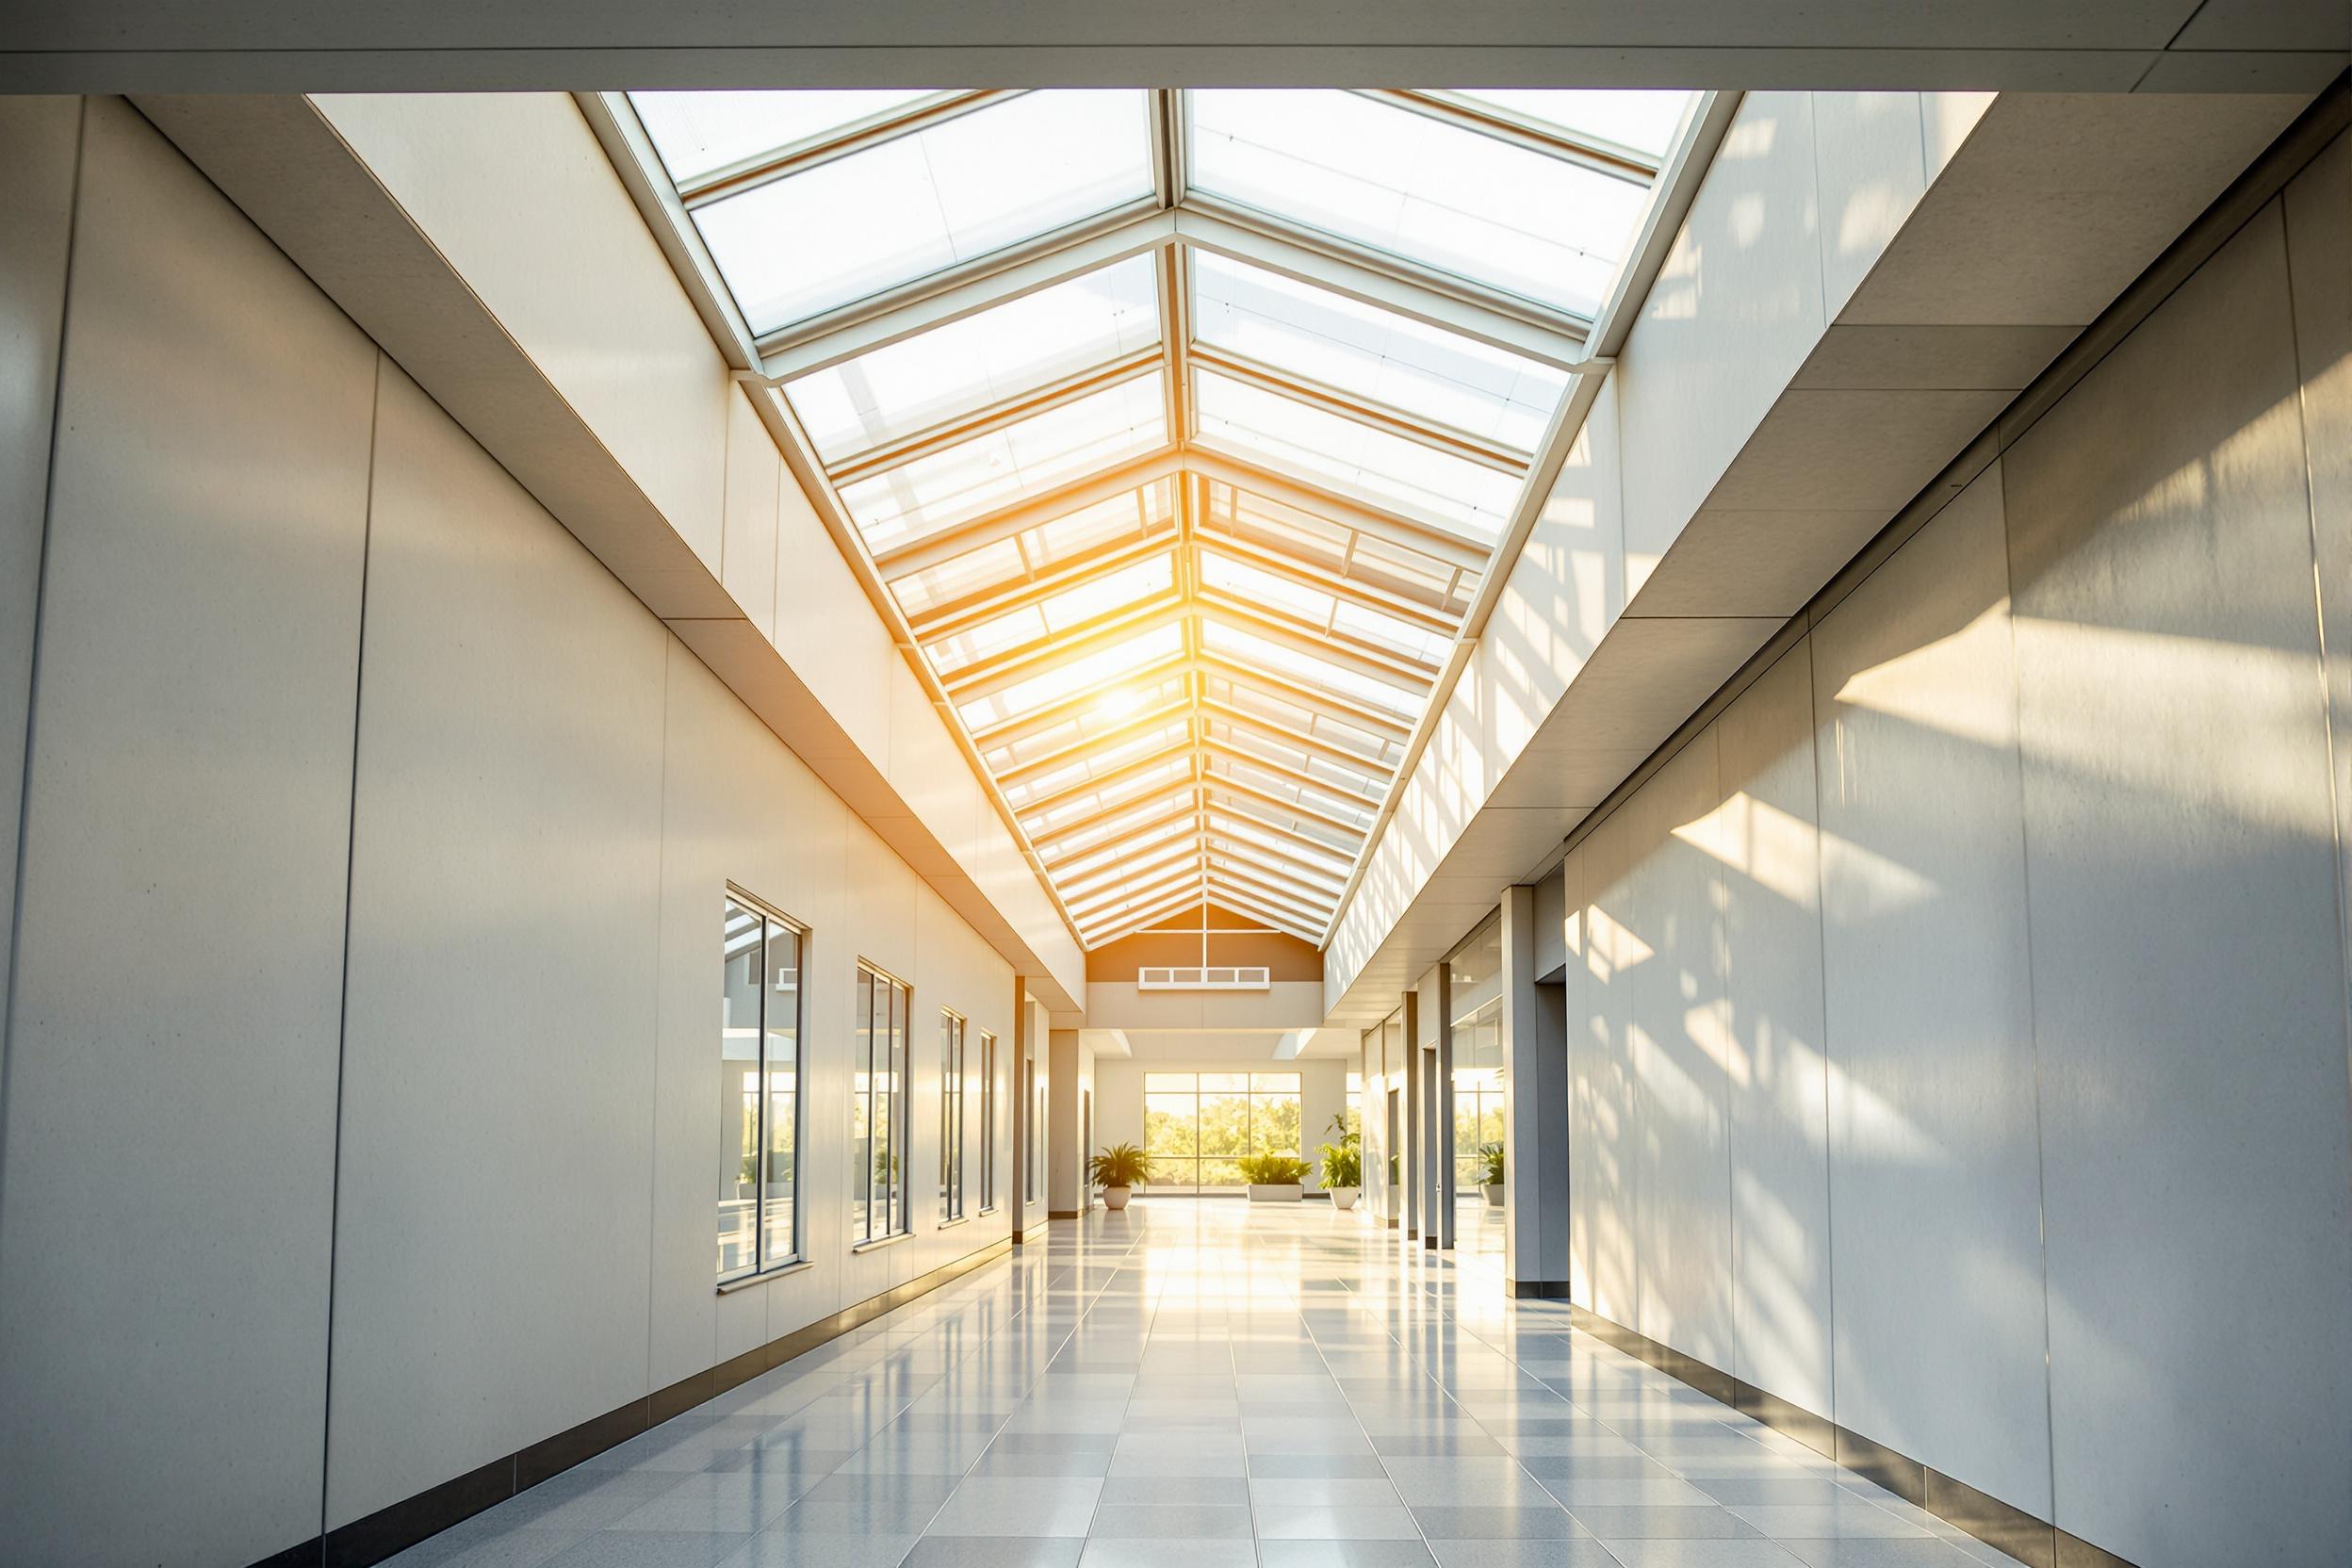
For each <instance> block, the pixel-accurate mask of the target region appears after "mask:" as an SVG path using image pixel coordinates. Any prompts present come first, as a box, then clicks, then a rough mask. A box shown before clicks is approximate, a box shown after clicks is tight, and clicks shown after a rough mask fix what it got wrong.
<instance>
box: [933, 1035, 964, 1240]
mask: <svg viewBox="0 0 2352 1568" xmlns="http://www.w3.org/2000/svg"><path fill="white" fill-rule="evenodd" d="M939 1217H940V1218H941V1219H943V1220H945V1219H961V1218H963V1217H964V1021H963V1020H962V1019H960V1018H957V1017H956V1015H955V1014H954V1013H951V1012H946V1011H942V1012H941V1013H940V1014H939Z"/></svg>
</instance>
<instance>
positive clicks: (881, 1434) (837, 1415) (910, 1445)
mask: <svg viewBox="0 0 2352 1568" xmlns="http://www.w3.org/2000/svg"><path fill="white" fill-rule="evenodd" d="M1460 1224H1461V1241H1462V1246H1461V1248H1460V1249H1459V1251H1458V1255H1457V1256H1455V1257H1454V1258H1452V1259H1446V1258H1445V1257H1443V1256H1441V1255H1439V1254H1434V1253H1424V1252H1423V1251H1421V1250H1418V1249H1417V1248H1415V1249H1408V1248H1406V1247H1404V1246H1402V1245H1400V1244H1399V1243H1398V1241H1397V1233H1396V1232H1393V1231H1387V1230H1383V1229H1378V1228H1376V1225H1375V1222H1373V1221H1371V1220H1369V1219H1368V1218H1367V1217H1364V1215H1363V1214H1362V1213H1361V1212H1359V1213H1355V1214H1339V1213H1335V1212H1334V1211H1333V1210H1332V1209H1331V1207H1330V1206H1329V1205H1327V1204H1323V1203H1310V1204H1303V1205H1287V1204H1284V1205H1262V1206H1252V1205H1250V1204H1248V1203H1244V1202H1237V1201H1232V1200H1218V1199H1206V1200H1194V1199H1162V1200H1156V1201H1154V1200H1152V1199H1149V1198H1146V1199H1142V1200H1139V1201H1136V1202H1135V1204H1134V1205H1133V1206H1131V1207H1130V1208H1129V1209H1127V1211H1126V1212H1125V1213H1124V1214H1119V1215H1109V1214H1102V1213H1098V1214H1096V1215H1094V1216H1092V1217H1090V1218H1088V1219H1086V1220H1085V1221H1081V1222H1067V1221H1065V1222H1061V1223H1057V1224H1055V1225H1054V1226H1053V1227H1052V1228H1051V1233H1050V1235H1049V1237H1048V1239H1047V1240H1046V1241H1045V1242H1044V1243H1043V1244H1042V1245H1037V1244H1032V1245H1030V1246H1026V1247H1023V1248H1021V1249H1019V1250H1017V1251H1016V1253H1015V1255H1014V1256H1013V1257H1012V1258H1011V1259H1010V1260H1008V1261H1006V1262H1003V1263H998V1264H991V1265H989V1266H988V1267H986V1268H982V1269H979V1270H975V1271H974V1272H973V1273H972V1274H970V1275H968V1276H966V1277H965V1278H964V1279H962V1280H960V1281H958V1282H956V1283H955V1284H953V1285H950V1286H948V1287H946V1288H944V1289H942V1290H939V1291H938V1292H936V1293H934V1294H932V1295H930V1296H928V1297H925V1298H924V1299H922V1300H920V1301H918V1302H916V1303H914V1304H913V1305H911V1306H908V1307H907V1308H904V1309H902V1310H901V1311H899V1312H897V1313H894V1314H892V1315H890V1316H888V1317H885V1318H882V1319H879V1320H877V1321H876V1322H875V1323H874V1324H872V1325H870V1326H869V1327H867V1328H866V1329H864V1330H862V1331H858V1333H856V1334H854V1335H851V1336H848V1337H845V1338H842V1339H840V1340H836V1341H835V1342H833V1343H832V1344H830V1345H827V1346H825V1347H824V1348H821V1349H818V1350H815V1351H812V1352H811V1353H809V1355H806V1356H803V1357H801V1358H800V1359H799V1360H798V1361H796V1362H793V1363H792V1364H790V1365H788V1366H784V1367H779V1368H778V1369H776V1371H774V1372H771V1373H769V1374H767V1375H766V1376H765V1377H762V1378H760V1379H758V1380H754V1381H752V1382H750V1383H746V1384H744V1385H743V1387H741V1388H738V1389H736V1390H734V1391H733V1392H731V1393H729V1394H727V1395H726V1396H724V1397H721V1398H720V1399H718V1400H715V1401H713V1402H712V1403H711V1404H708V1405H705V1406H703V1407H701V1408H700V1409H698V1410H696V1411H694V1412H692V1413H688V1414H686V1415H684V1416H681V1417H679V1418H678V1419H677V1420H675V1421H672V1422H670V1423H669V1424H668V1425H666V1426H663V1427H661V1428H658V1429H655V1430H653V1431H651V1432H648V1433H646V1434H645V1435H644V1436H643V1437H641V1438H638V1439H635V1440H633V1441H632V1442H630V1443H629V1444H627V1445H625V1446H621V1447H619V1448H615V1449H613V1450H612V1451H610V1452H608V1453H606V1454H604V1455H603V1456H601V1457H600V1458H598V1459H596V1460H595V1461H592V1462H590V1463H589V1464H587V1465H584V1466H582V1467H580V1468H579V1469H577V1470H572V1471H569V1472H566V1473H565V1474H564V1475H562V1476H558V1477H557V1478H554V1479H553V1480H550V1481H548V1482H547V1483H546V1484H544V1485H542V1486H540V1487H537V1488H536V1489H534V1490H532V1491H531V1492H529V1493H526V1494H524V1495H521V1496H519V1497H516V1498H515V1499H513V1500H512V1501H510V1502H508V1503H505V1504H502V1505H500V1506H499V1507H498V1508H497V1509H496V1510H493V1511H490V1512H488V1513H485V1514H482V1515H480V1516H478V1517H476V1518H474V1519H472V1520H469V1521H467V1522H466V1524H464V1525H461V1526H459V1527H457V1528H456V1529H453V1530H450V1531H449V1532H447V1533H446V1534H444V1535H441V1536H437V1537H435V1538H434V1539H433V1540H432V1541H429V1542H426V1543H424V1544H422V1545H420V1546H417V1547H416V1548H414V1549H412V1550H411V1551H410V1552H408V1553H406V1554H404V1555H403V1556H401V1557H400V1558H397V1559H395V1561H396V1562H398V1563H400V1564H401V1565H402V1568H424V1565H427V1564H432V1565H435V1568H439V1565H444V1564H458V1563H463V1564H466V1565H469V1568H490V1565H492V1564H497V1565H499V1568H529V1565H531V1564H538V1563H555V1564H561V1565H563V1568H587V1565H590V1564H595V1565H597V1568H625V1565H629V1568H633V1565H644V1568H713V1565H717V1564H726V1565H727V1568H820V1565H821V1568H894V1565H898V1564H906V1565H908V1568H1228V1565H1230V1568H1250V1565H1253V1564H1265V1565H1266V1568H1392V1565H1394V1568H1402V1565H1406V1564H1418V1565H1427V1564H1429V1563H1431V1562H1435V1563H1440V1564H1445V1565H1446V1568H1456V1565H1464V1568H1470V1565H1475V1568H1751V1565H1753V1568H1766V1565H1768V1564H1769V1565H1771V1568H1797V1565H1798V1564H1800V1563H1807V1564H1812V1565H1814V1568H1977V1565H1978V1564H1982V1563H1995V1564H2007V1563H2009V1562H2010V1561H2011V1560H2010V1559H2008V1558H2005V1557H2003V1556H2001V1554H2000V1553H1998V1552H1995V1551H1993V1550H1992V1549H1991V1548H1990V1547H1987V1546H1985V1545H1983V1544H1979V1543H1977V1542H1975V1541H1973V1540H1970V1539H1968V1537H1965V1536H1960V1535H1958V1534H1957V1533H1956V1532H1954V1531H1953V1530H1952V1528H1951V1527H1949V1526H1946V1525H1945V1524H1943V1523H1942V1522H1941V1521H1940V1520H1937V1519H1936V1518H1934V1517H1932V1516H1930V1515H1928V1514H1925V1513H1922V1512H1920V1511H1918V1510H1916V1509H1914V1508H1911V1507H1910V1506H1908V1505H1907V1504H1905V1503H1903V1501H1902V1500H1901V1499H1899V1498H1897V1497H1895V1496H1894V1495H1891V1494H1889V1493H1887V1492H1883V1491H1881V1490H1879V1489H1878V1488H1876V1487H1874V1486H1872V1485H1871V1484H1870V1483H1869V1482H1868V1481H1865V1480H1863V1479H1861V1478H1859V1477H1856V1476H1854V1475H1852V1474H1850V1473H1848V1472H1845V1471H1841V1470H1839V1469H1838V1468H1837V1467H1836V1466H1834V1465H1832V1464H1829V1463H1828V1462H1825V1461H1823V1460H1822V1459H1821V1457H1820V1456H1818V1455H1816V1454H1814V1453H1812V1452H1811V1451H1810V1450H1808V1449H1805V1448H1804V1447H1801V1446H1798V1445H1796V1444H1794V1443H1792V1442H1790V1441H1789V1440H1788V1439H1786V1438H1784V1437H1782V1436H1781V1435H1780V1434H1778V1433H1776V1432H1773V1431H1772V1430H1770V1429H1766V1428H1763V1427H1760V1426H1757V1425H1756V1423H1755V1422H1753V1421H1750V1420H1748V1419H1747V1418H1745V1417H1743V1416H1741V1415H1740V1414H1738V1413H1735V1412H1733V1411H1732V1410H1730V1409H1728V1408H1727V1407H1725V1406H1723V1405H1721V1404H1718V1403H1716V1402H1715V1401H1714V1400H1712V1399H1709V1398H1707V1397H1705V1396H1703V1395H1701V1394H1699V1393H1697V1392H1696V1391H1694V1390H1692V1389H1690V1388H1688V1387H1686V1386H1684V1385H1683V1384H1681V1383H1677V1382H1675V1381H1674V1380H1672V1379H1669V1378H1667V1377H1666V1376H1664V1375H1663V1374H1662V1373H1659V1372H1657V1371H1654V1370H1652V1369H1651V1368H1650V1367H1648V1366H1645V1365H1643V1364H1642V1363H1640V1362H1638V1361H1634V1360H1632V1359H1630V1358H1628V1357H1626V1356H1625V1355H1623V1354H1621V1353H1619V1352H1618V1351H1616V1350H1613V1349H1611V1348H1609V1347H1608V1346H1606V1345H1603V1344H1601V1343H1600V1342H1599V1341H1597V1340H1594V1339H1592V1338H1590V1337H1588V1336H1586V1335H1584V1334H1581V1333H1577V1332H1574V1331H1571V1330H1570V1329H1569V1327H1568V1321H1567V1310H1566V1308H1565V1306H1564V1305H1563V1304H1561V1303H1558V1302H1541V1303H1538V1302H1526V1303H1514V1302H1508V1301H1505V1300H1504V1299H1503V1298H1502V1295H1501V1288H1500V1280H1501V1264H1502V1258H1501V1245H1500V1230H1499V1224H1500V1217H1499V1216H1498V1215H1495V1213H1493V1212H1492V1211H1484V1210H1477V1209H1474V1208H1472V1207H1470V1206H1467V1205H1465V1206H1464V1207H1463V1209H1462V1212H1461V1215H1460Z"/></svg>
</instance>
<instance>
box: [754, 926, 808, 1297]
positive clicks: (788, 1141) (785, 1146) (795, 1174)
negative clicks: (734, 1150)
mask: <svg viewBox="0 0 2352 1568" xmlns="http://www.w3.org/2000/svg"><path fill="white" fill-rule="evenodd" d="M767 944H768V976H767V1006H766V1009H765V1013H766V1030H767V1042H766V1043H767V1060H766V1067H765V1071H766V1073H767V1082H768V1103H767V1122H768V1124H767V1146H768V1168H767V1185H766V1186H765V1188H764V1189H763V1191H762V1195H761V1203H760V1230H761V1242H760V1266H762V1267H772V1266H775V1265H776V1264H779V1263H784V1262H787V1261H789V1260H791V1259H792V1258H794V1257H797V1256H798V1255H799V1253H800V1230H799V1219H800V1214H799V1209H800V1205H799V1203H798V1202H797V1201H796V1200H797V1197H798V1193H799V1185H798V1184H799V1176H800V1171H799V1166H798V1160H799V1140H800V933H799V932H797V931H794V930H793V929H792V927H791V926H789V925H781V924H778V923H776V922H775V921H770V922H768V923H767Z"/></svg>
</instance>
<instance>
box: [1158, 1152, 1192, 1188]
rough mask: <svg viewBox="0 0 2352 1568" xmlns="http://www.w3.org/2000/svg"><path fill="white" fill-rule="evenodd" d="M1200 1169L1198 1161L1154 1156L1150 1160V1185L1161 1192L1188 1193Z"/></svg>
mask: <svg viewBox="0 0 2352 1568" xmlns="http://www.w3.org/2000/svg"><path fill="white" fill-rule="evenodd" d="M1200 1168H1201V1164H1200V1162H1199V1161H1198V1160H1186V1159H1170V1158H1168V1157H1167V1156H1166V1155H1159V1154H1155V1155H1153V1156H1152V1178H1151V1184H1152V1186H1155V1187H1158V1188H1160V1189H1161V1190H1162V1191H1164V1192H1165V1191H1170V1190H1173V1191H1178V1192H1189V1191H1190V1190H1191V1189H1192V1187H1193V1185H1194V1184H1195V1183H1196V1181H1197V1180H1198V1177H1197V1175H1196V1172H1198V1171H1199V1170H1200Z"/></svg>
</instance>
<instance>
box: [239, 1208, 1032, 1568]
mask: <svg viewBox="0 0 2352 1568" xmlns="http://www.w3.org/2000/svg"><path fill="white" fill-rule="evenodd" d="M1012 1246H1013V1243H1012V1239H1011V1238H1010V1237H1006V1238H1005V1239H1003V1240H999V1241H994V1242H991V1243H989V1244H988V1246H986V1247H983V1248H981V1249H980V1250H978V1251H975V1252H971V1253H968V1254H966V1255H965V1256H963V1257H960V1258H957V1259H956V1261H955V1262H953V1263H949V1264H942V1265H940V1266H939V1267H937V1268H935V1269H933V1270H931V1272H930V1273H928V1274H924V1275H921V1276H919V1277H917V1278H915V1279H912V1280H909V1281H907V1282H906V1283H905V1284H903V1285H898V1286H895V1287H893V1288H892V1289H890V1290H887V1291H884V1292H883V1293H882V1294H881V1295H879V1296H874V1297H869V1298H867V1299H865V1300H863V1301H860V1302H858V1304H857V1305H855V1306H850V1307H844V1308H842V1309H841V1311H840V1312H837V1313H834V1314H832V1315H830V1316H827V1317H821V1318H819V1319H818V1320H817V1321H815V1322H814V1323H810V1324H809V1325H808V1326H807V1327H805V1328H800V1329H795V1330H793V1331H792V1332H791V1333H788V1334H786V1335H784V1336H783V1337H781V1338H779V1339H772V1340H770V1341H769V1342H768V1343H767V1344H765V1345H762V1346H760V1347H759V1348H756V1349H751V1350H747V1351H745V1352H744V1353H743V1354H742V1355H740V1356H736V1357H733V1358H731V1359H729V1360H727V1361H724V1362H721V1363H720V1364H718V1365H716V1366H713V1367H710V1368H708V1369H707V1370H704V1371H701V1372H697V1373H695V1374H694V1376H692V1377H690V1378H681V1379H679V1380H678V1381H677V1382H674V1383H672V1384H670V1385H669V1386H668V1387H667V1388H663V1389H660V1390H658V1391H656V1392H655V1393H653V1394H650V1395H647V1396H646V1397H644V1398H642V1399H631V1400H630V1401H629V1403H627V1404H625V1405H622V1406H621V1407H619V1408H618V1409H617V1410H610V1411H607V1412H605V1413H603V1414H602V1415H599V1416H596V1417H595V1418H593V1419H591V1420H587V1421H583V1422H581V1423H580V1425H579V1426H577V1427H574V1428H572V1429H569V1430H567V1431H561V1432H557V1433H556V1434H554V1435H553V1436H552V1437H545V1438H542V1439H540V1440H539V1441H538V1442H536V1443H533V1444H531V1446H528V1447H525V1448H519V1449H517V1450H515V1452H514V1453H511V1454H509V1455H507V1456H506V1457H505V1458H504V1459H499V1460H494V1461H492V1462H490V1463H488V1464H485V1465H482V1467H481V1468H479V1469H476V1470H469V1471H467V1472H466V1474H465V1475H462V1476H458V1477H455V1478H451V1479H449V1480H446V1481H443V1482H442V1483H441V1484H440V1485H439V1486H435V1487H430V1488H428V1489H426V1490H425V1491H423V1492H419V1493H418V1494H417V1495H415V1496H413V1497H408V1498H404V1499H402V1500H401V1501H400V1502H397V1503H394V1504H393V1505H392V1506H391V1507H389V1508H384V1509H379V1510H377V1511H375V1512H373V1513H370V1514H368V1516H367V1517H366V1518H363V1519H354V1520H352V1521H351V1523H350V1524H348V1525H342V1526H338V1527H336V1528H335V1529H332V1530H329V1531H327V1533H326V1534H325V1535H323V1536H319V1537H316V1538H314V1539H312V1540H309V1541H304V1542H302V1543H300V1544H296V1545H293V1546H289V1547H287V1548H286V1550H285V1551H283V1552H280V1553H278V1554H277V1555H276V1556H274V1557H268V1558H264V1559H262V1560H260V1561H259V1562H257V1563H254V1564H253V1568H373V1565H374V1564H376V1563H379V1562H382V1561H383V1560H384V1559H386V1558H388V1557H392V1556H395V1555H397V1554H398V1553H400V1552H404V1551H406V1550H407V1549H408V1548H409V1547H411V1546H414V1545H415V1544H417V1543H418V1542H419V1541H423V1540H426V1539H427V1538H429V1537H432V1536H435V1535H438V1534H440V1533H441V1532H442V1531H443V1530H445V1529H448V1528H449V1527H450V1526H452V1525H456V1524H461V1523H463V1522H464V1521H466V1520H467V1519H470V1518H472V1517H473V1516H474V1515H475V1514H477V1513H480V1512H482V1511H483V1510H484V1509H488V1508H493V1507H495V1506H497V1505H498V1504H499V1503H502V1502H504V1501H506V1500H507V1499H508V1498H509V1497H512V1496H514V1495H515V1494H517V1493H520V1492H524V1491H528V1490H529V1489H530V1488H531V1487H534V1486H536V1485H538V1484H539V1483H540V1482H541V1481H544V1480H546V1479H547V1478H548V1477H550V1476H556V1475H560V1474H562V1473H563V1472H564V1471H565V1470H568V1469H570V1468H571V1467H572V1466H574V1465H576V1464H579V1463H581V1462H584V1461H586V1460H591V1459H594V1458H596V1455H598V1454H600V1453H603V1452H604V1451H605V1450H606V1449H608V1448H611V1447H613V1446H615V1445H617V1444H621V1443H626V1442H628V1441H629V1439H630V1438H632V1437H635V1436H637V1435H638V1434H639V1433H640V1432H644V1431H646V1430H649V1429H652V1428H654V1427H657V1426H659V1425H661V1424H662V1422H664V1421H667V1420H669V1419H670V1418H671V1417H673V1416H676V1415H680V1414H683V1413H686V1412H687V1411H690V1410H692V1409H694V1407H695V1406H696V1405H699V1404H702V1403H704V1402H706V1401H708V1400H711V1399H715V1398H717V1397H719V1396H720V1395H722V1394H724V1393H726V1392H727V1390H728V1389H730V1388H734V1387H736V1386H737V1385H739V1384H741V1383H744V1382H748V1381H749V1380H752V1379H753V1378H756V1377H758V1376H759V1375H760V1373H762V1372H766V1371H770V1370H773V1369H774V1368H776V1367H778V1366H781V1365H783V1364H785V1363H786V1362H788V1361H791V1360H792V1358H793V1357H795V1356H799V1355H804V1354H806V1353H807V1352H809V1351H810V1350H813V1349H815V1348H817V1347H818V1346H820V1345H823V1344H824V1343H825V1342H826V1341H827V1340H831V1339H839V1338H840V1337H841V1335H843V1334H845V1333H847V1332H849V1331H851V1330H852V1329H856V1328H858V1327H861V1326H862V1325H864V1324H867V1323H870V1322H872V1321H873V1320H874V1318H877V1317H879V1316H881V1315H883V1314H884V1313H887V1312H890V1311H893V1310H895V1309H897V1308H899V1307H903V1306H905V1305H906V1304H907V1302H909V1301H912V1300H914V1299H917V1298H919V1297H922V1296H924V1295H927V1294H929V1293H930V1292H932V1291H934V1290H937V1289H939V1286H941V1285H943V1284H946V1283H948V1282H950V1281H952V1280H956V1279H958V1278H960V1277H961V1276H963V1275H966V1274H969V1273H971V1272H972V1270H973V1269H975V1268H978V1267H979V1266H981V1265H983V1264H986V1263H989V1262H992V1261H993V1260H995V1259H996V1258H999V1257H1001V1256H1003V1255H1004V1254H1005V1253H1006V1252H1009V1251H1011V1250H1012Z"/></svg>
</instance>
